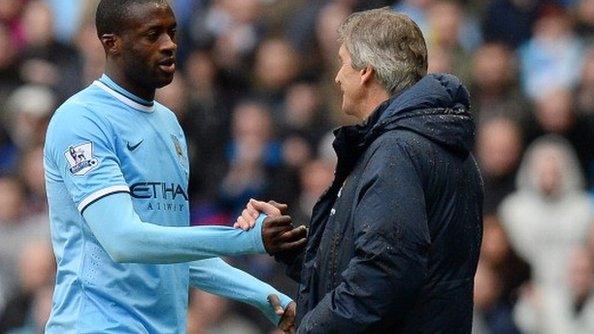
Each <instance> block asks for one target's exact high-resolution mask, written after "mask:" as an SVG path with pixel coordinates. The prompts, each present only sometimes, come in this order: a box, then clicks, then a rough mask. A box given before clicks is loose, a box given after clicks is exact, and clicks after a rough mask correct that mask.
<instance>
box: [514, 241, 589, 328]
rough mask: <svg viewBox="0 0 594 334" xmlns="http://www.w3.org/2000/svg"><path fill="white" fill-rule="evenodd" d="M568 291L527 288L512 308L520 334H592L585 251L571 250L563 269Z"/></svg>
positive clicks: (587, 258)
mask: <svg viewBox="0 0 594 334" xmlns="http://www.w3.org/2000/svg"><path fill="white" fill-rule="evenodd" d="M564 269H565V270H564V273H565V274H566V275H565V277H564V278H565V279H566V280H567V283H568V289H554V288H551V287H545V286H540V285H531V286H528V287H527V288H526V289H525V290H524V291H523V294H522V296H521V298H520V300H519V301H518V304H517V305H516V308H515V310H514V317H515V320H516V323H517V324H518V327H519V328H520V329H521V330H522V332H524V333H543V334H553V333H575V334H587V333H592V331H594V312H593V311H594V298H593V296H592V293H593V286H594V268H593V265H592V255H591V254H590V253H589V252H588V251H586V249H585V248H583V247H581V246H577V247H576V248H575V249H572V252H571V254H570V257H569V258H568V261H567V262H566V263H565V268H564Z"/></svg>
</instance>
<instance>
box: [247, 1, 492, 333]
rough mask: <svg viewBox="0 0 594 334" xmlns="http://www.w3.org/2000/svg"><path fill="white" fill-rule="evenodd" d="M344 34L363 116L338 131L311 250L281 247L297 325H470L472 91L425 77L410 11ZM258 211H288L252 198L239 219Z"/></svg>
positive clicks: (423, 328) (375, 329) (348, 96)
mask: <svg viewBox="0 0 594 334" xmlns="http://www.w3.org/2000/svg"><path fill="white" fill-rule="evenodd" d="M340 34H341V37H342V46H341V48H340V53H339V55H340V58H341V60H342V67H341V68H340V70H339V72H338V74H337V76H336V82H337V83H338V85H339V86H340V88H341V90H342V92H343V105H342V109H343V111H344V112H346V113H348V114H351V115H354V116H357V117H359V118H360V119H361V120H362V121H363V123H362V124H361V125H357V126H346V127H342V128H340V129H338V130H337V131H335V135H336V140H335V141H334V148H335V150H336V153H337V155H338V164H337V167H336V173H335V179H334V182H333V183H332V185H331V186H330V188H329V189H328V191H327V192H326V193H325V194H324V195H322V197H321V198H320V200H319V201H318V203H317V204H316V205H315V207H314V209H313V214H312V219H311V222H310V228H309V236H308V242H307V247H306V249H305V250H304V251H303V252H301V253H299V254H295V253H294V254H276V255H277V258H278V259H281V260H282V261H284V262H285V263H287V264H288V265H289V271H288V272H289V274H290V275H291V276H292V277H294V278H295V279H296V280H297V281H298V282H299V283H300V286H299V298H298V303H297V304H298V309H297V318H298V320H297V324H298V328H297V332H298V333H413V332H414V333H436V332H441V333H470V330H471V324H472V306H473V302H472V298H473V277H474V274H475V272H476V266H477V261H478V257H479V249H480V244H481V235H482V198H483V192H482V181H481V177H480V174H479V170H478V167H477V164H476V162H475V160H474V158H473V156H472V154H471V153H470V149H471V148H472V146H473V141H474V135H475V131H474V123H473V120H472V116H471V114H470V112H469V108H470V102H469V96H468V92H467V90H466V89H465V88H464V87H463V86H462V84H461V83H460V81H459V80H458V79H457V78H456V77H454V76H452V75H447V74H430V75H427V74H426V71H427V51H426V47H425V42H424V39H423V36H422V34H421V31H420V30H419V28H418V27H417V26H416V24H415V23H414V22H413V21H412V20H410V19H409V18H408V17H406V16H405V15H401V14H397V13H395V12H392V11H389V10H386V9H379V10H371V11H366V12H359V13H355V14H353V15H351V16H350V17H349V18H348V19H347V20H346V21H345V23H343V25H342V27H341V29H340ZM255 210H258V211H264V212H267V213H268V214H269V215H278V214H280V212H279V210H278V209H275V207H274V206H272V205H269V204H266V203H263V202H256V201H252V202H251V203H250V205H248V209H246V211H245V212H246V214H244V217H243V218H242V219H240V221H239V222H238V224H239V225H242V224H245V223H246V221H248V220H250V217H251V215H252V214H254V213H255ZM275 210H276V211H275ZM268 232H269V231H263V233H268Z"/></svg>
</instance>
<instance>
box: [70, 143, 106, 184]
mask: <svg viewBox="0 0 594 334" xmlns="http://www.w3.org/2000/svg"><path fill="white" fill-rule="evenodd" d="M64 156H66V160H67V161H68V164H69V165H70V168H69V169H68V170H70V173H72V174H73V175H78V176H80V175H85V174H86V173H88V172H89V171H90V170H91V169H93V168H95V167H96V166H97V165H98V164H99V161H98V160H97V159H96V158H95V157H93V143H91V142H88V143H84V144H80V145H77V146H70V147H69V148H68V150H67V151H66V152H64Z"/></svg>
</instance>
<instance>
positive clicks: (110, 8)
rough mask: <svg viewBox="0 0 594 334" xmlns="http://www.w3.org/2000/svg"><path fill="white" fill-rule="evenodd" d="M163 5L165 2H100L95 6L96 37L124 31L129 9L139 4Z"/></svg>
mask: <svg viewBox="0 0 594 334" xmlns="http://www.w3.org/2000/svg"><path fill="white" fill-rule="evenodd" d="M151 3H154V4H165V5H168V3H167V1H166V0H101V2H99V5H98V6H97V13H96V15H95V25H96V27H97V35H98V36H99V37H101V36H102V35H104V34H118V33H121V32H122V31H123V30H125V29H126V24H127V23H128V18H129V17H130V15H131V14H132V12H131V11H130V10H131V8H132V7H133V6H135V5H140V4H151Z"/></svg>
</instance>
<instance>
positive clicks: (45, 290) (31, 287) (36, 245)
mask: <svg viewBox="0 0 594 334" xmlns="http://www.w3.org/2000/svg"><path fill="white" fill-rule="evenodd" d="M54 268H55V263H54V256H53V253H52V250H51V247H50V245H49V242H48V241H47V240H45V239H41V240H33V241H30V242H28V243H27V245H26V247H23V248H22V252H21V253H20V254H19V260H18V269H19V278H20V286H19V287H18V289H17V291H18V292H17V293H16V295H14V296H13V298H12V299H11V300H10V301H9V302H8V304H7V305H6V312H4V314H3V316H2V317H0V332H2V333H13V332H12V331H14V333H40V332H42V331H43V330H44V329H45V323H46V322H47V319H48V318H49V313H50V310H51V303H52V299H51V296H52V290H53V280H54V272H55V269H54ZM27 329H28V331H27Z"/></svg>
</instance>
